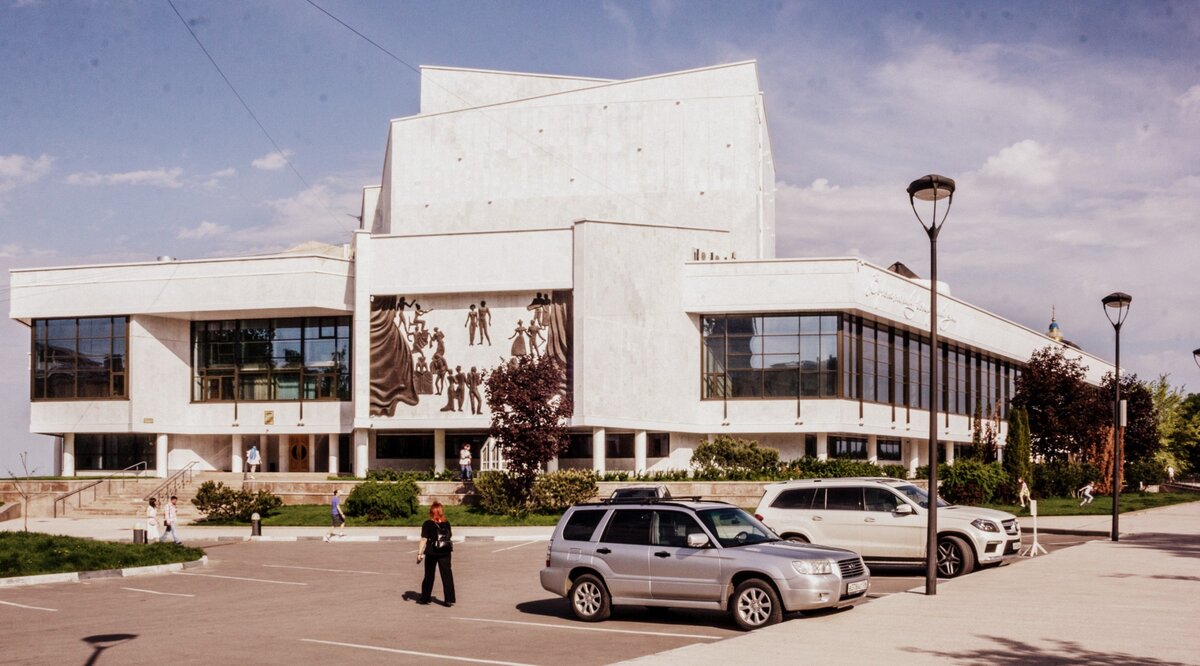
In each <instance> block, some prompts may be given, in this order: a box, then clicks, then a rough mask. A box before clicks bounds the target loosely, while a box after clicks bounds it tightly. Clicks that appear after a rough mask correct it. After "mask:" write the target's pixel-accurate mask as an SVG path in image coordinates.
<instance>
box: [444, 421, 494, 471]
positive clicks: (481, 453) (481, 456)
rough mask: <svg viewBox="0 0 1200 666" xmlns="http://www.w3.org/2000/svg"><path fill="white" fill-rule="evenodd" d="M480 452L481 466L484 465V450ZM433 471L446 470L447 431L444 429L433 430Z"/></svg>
mask: <svg viewBox="0 0 1200 666" xmlns="http://www.w3.org/2000/svg"><path fill="white" fill-rule="evenodd" d="M456 453H457V452H456ZM479 454H480V460H479V466H480V467H483V451H480V452H479ZM433 471H434V473H436V474H441V473H442V472H444V471H446V431H445V430H444V429H442V430H434V431H433Z"/></svg>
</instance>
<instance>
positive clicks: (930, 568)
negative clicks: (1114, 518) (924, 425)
mask: <svg viewBox="0 0 1200 666" xmlns="http://www.w3.org/2000/svg"><path fill="white" fill-rule="evenodd" d="M917 199H920V200H921V201H928V202H930V203H931V204H932V206H933V212H932V214H931V216H930V219H929V223H928V224H926V223H925V220H923V219H922V218H921V214H920V213H919V212H917ZM942 199H945V200H946V210H945V211H943V212H942V219H941V220H940V221H939V220H938V209H937V204H938V202H939V201H941V200H942ZM908 203H909V205H910V206H912V209H913V214H914V215H916V216H917V221H918V222H920V223H921V227H922V228H924V229H925V234H926V235H927V236H929V512H928V514H929V516H928V517H929V521H928V524H927V525H926V528H925V537H926V538H925V594H927V595H934V594H937V574H938V538H937V497H938V485H937V467H938V456H937V449H938V436H937V410H938V399H939V396H938V379H939V377H938V356H939V350H938V318H937V294H938V288H937V282H938V277H937V237H938V232H940V231H941V230H942V226H944V225H945V224H946V216H948V215H949V214H950V206H951V204H953V203H954V181H953V180H951V179H949V178H947V177H945V176H938V175H935V174H930V175H928V176H924V177H922V178H918V179H916V180H914V181H913V182H912V183H911V184H910V185H909V186H908Z"/></svg>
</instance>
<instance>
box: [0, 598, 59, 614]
mask: <svg viewBox="0 0 1200 666" xmlns="http://www.w3.org/2000/svg"><path fill="white" fill-rule="evenodd" d="M0 604H4V605H5V606H16V607H17V608H28V609H29V610H40V611H49V612H51V613H57V612H58V609H57V608H42V607H41V606H26V605H25V604H16V603H13V602H11V601H0Z"/></svg>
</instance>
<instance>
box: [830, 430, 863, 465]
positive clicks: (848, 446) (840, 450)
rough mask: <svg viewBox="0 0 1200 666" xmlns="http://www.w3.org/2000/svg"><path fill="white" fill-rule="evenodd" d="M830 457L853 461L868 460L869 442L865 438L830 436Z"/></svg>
mask: <svg viewBox="0 0 1200 666" xmlns="http://www.w3.org/2000/svg"><path fill="white" fill-rule="evenodd" d="M829 457H830V458H850V459H853V460H866V459H867V440H866V438H863V437H845V436H842V435H830V436H829Z"/></svg>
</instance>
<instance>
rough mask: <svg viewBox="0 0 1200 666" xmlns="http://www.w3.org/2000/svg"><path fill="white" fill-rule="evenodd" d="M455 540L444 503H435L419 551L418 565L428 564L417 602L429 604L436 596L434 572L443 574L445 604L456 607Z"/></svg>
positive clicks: (423, 529)
mask: <svg viewBox="0 0 1200 666" xmlns="http://www.w3.org/2000/svg"><path fill="white" fill-rule="evenodd" d="M452 538H453V533H452V532H451V530H450V521H448V520H446V513H445V509H444V508H443V507H442V503H441V502H434V503H433V504H431V505H430V506H429V520H426V521H425V523H424V524H423V525H421V545H420V546H419V547H418V548H417V564H420V563H421V562H422V561H424V562H425V578H424V579H422V580H421V597H420V598H419V599H417V603H418V604H421V605H422V606H425V605H428V604H429V601H430V595H431V594H433V572H434V569H437V570H438V571H439V572H440V573H441V575H442V605H443V606H446V607H447V608H449V607H450V606H453V605H454V602H455V600H456V599H455V596H454V572H453V571H451V570H450V555H451V553H452V552H453V551H454V544H453V543H452V542H451V539H452Z"/></svg>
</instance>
